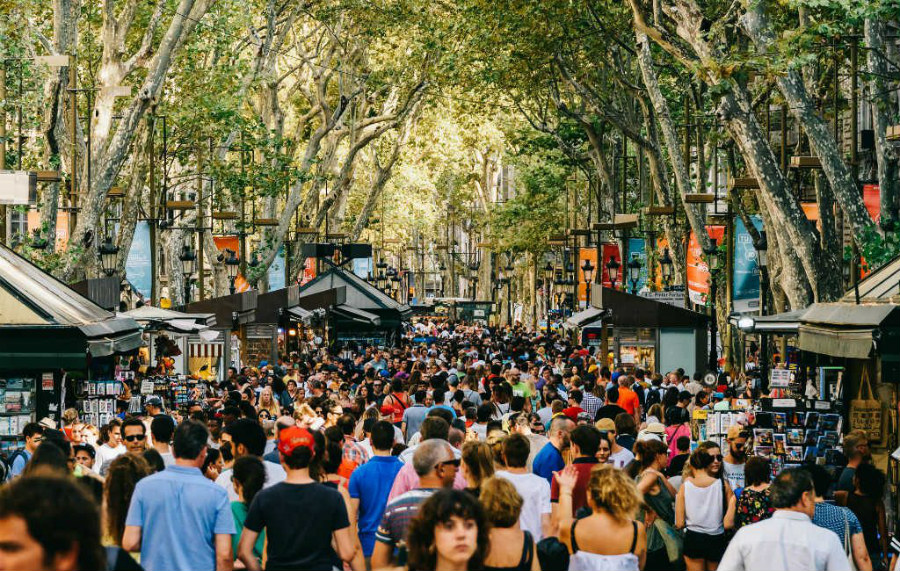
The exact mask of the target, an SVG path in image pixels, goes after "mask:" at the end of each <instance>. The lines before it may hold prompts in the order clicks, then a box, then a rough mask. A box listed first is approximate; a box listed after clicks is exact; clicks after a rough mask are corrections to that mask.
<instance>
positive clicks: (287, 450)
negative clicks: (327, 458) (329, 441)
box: [278, 426, 316, 456]
mask: <svg viewBox="0 0 900 571" xmlns="http://www.w3.org/2000/svg"><path fill="white" fill-rule="evenodd" d="M315 443H316V441H315V440H314V439H313V435H312V433H310V431H308V430H306V429H305V428H300V427H299V426H289V427H288V428H285V429H284V430H282V431H281V432H279V433H278V451H279V452H281V453H282V454H284V455H285V456H291V455H292V454H293V453H294V450H296V449H297V448H300V447H305V448H309V451H310V452H312V453H313V454H315V452H316V444H315Z"/></svg>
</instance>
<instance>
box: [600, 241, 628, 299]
mask: <svg viewBox="0 0 900 571" xmlns="http://www.w3.org/2000/svg"><path fill="white" fill-rule="evenodd" d="M600 251H601V252H602V254H603V258H602V259H601V260H600V271H602V272H603V287H609V288H611V287H613V284H612V282H611V281H610V279H609V270H608V269H607V268H606V264H608V263H609V259H610V258H615V259H616V261H617V262H619V275H618V276H617V277H616V289H621V288H622V276H623V275H624V273H623V272H624V269H625V268H624V265H623V264H622V253H621V252H619V245H618V244H616V243H615V242H604V243H603V244H601V246H600Z"/></svg>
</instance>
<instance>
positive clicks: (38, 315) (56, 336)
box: [0, 245, 143, 448]
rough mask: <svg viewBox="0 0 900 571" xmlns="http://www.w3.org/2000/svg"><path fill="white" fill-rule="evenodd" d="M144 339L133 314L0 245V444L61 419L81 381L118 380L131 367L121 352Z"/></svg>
mask: <svg viewBox="0 0 900 571" xmlns="http://www.w3.org/2000/svg"><path fill="white" fill-rule="evenodd" d="M142 345H143V340H142V338H141V329H140V326H139V324H138V323H137V322H136V321H135V320H133V319H131V318H129V317H121V316H116V315H114V314H113V313H111V312H109V311H106V310H105V309H103V308H101V307H99V306H98V305H97V304H95V303H94V302H92V301H91V300H89V299H87V298H86V297H84V296H82V295H81V294H79V293H76V292H75V291H73V290H71V289H70V288H69V287H68V286H67V285H66V284H64V283H62V282H61V281H59V280H57V279H56V278H54V277H53V276H51V275H50V274H47V273H46V272H44V271H43V270H41V269H40V268H38V267H37V266H35V265H34V264H32V263H31V262H29V261H28V260H26V259H24V258H22V257H21V256H19V255H17V254H16V253H14V252H13V251H12V250H9V249H8V248H6V247H4V246H2V245H0V442H2V446H0V448H3V447H6V448H10V447H18V446H19V445H20V443H19V442H17V441H16V440H17V438H18V437H17V435H18V434H19V433H20V432H21V428H22V427H23V426H24V425H25V423H27V422H30V421H33V420H35V419H40V418H43V417H45V416H49V417H50V418H53V419H54V420H56V421H59V417H60V414H61V412H62V409H63V408H64V407H65V406H67V405H69V404H71V403H73V402H74V401H75V399H76V396H77V395H76V392H77V388H78V386H77V385H76V382H78V381H83V380H88V381H91V382H96V383H104V385H103V387H104V390H106V385H113V384H117V385H121V383H120V382H119V381H121V380H124V379H125V377H126V375H127V374H128V373H129V372H128V371H127V369H125V368H123V367H122V364H123V363H121V362H120V361H119V359H118V357H119V356H122V355H131V354H134V353H135V352H136V351H137V350H138V349H139V348H140V347H141V346H142ZM98 386H99V385H98Z"/></svg>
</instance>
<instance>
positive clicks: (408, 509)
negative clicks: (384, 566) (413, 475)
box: [375, 488, 437, 546]
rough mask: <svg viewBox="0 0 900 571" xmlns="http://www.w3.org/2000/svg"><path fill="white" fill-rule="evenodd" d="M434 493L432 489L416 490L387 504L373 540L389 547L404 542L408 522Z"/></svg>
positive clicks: (434, 490) (401, 495)
mask: <svg viewBox="0 0 900 571" xmlns="http://www.w3.org/2000/svg"><path fill="white" fill-rule="evenodd" d="M436 491H437V490H436V489H434V488H417V489H415V490H410V491H408V492H406V493H404V494H400V495H399V496H397V497H396V498H394V499H393V500H392V501H390V502H388V505H387V507H385V509H384V516H382V518H381V524H380V525H379V526H378V531H376V532H375V539H376V540H377V541H380V542H382V543H386V544H388V545H391V546H397V545H398V544H400V543H402V542H405V541H406V534H407V531H408V530H409V522H410V521H412V519H413V518H414V517H416V515H417V514H418V513H419V506H421V505H422V504H423V503H424V502H425V500H427V499H428V498H429V497H431V495H432V494H434V493H435V492H436Z"/></svg>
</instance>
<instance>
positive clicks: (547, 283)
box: [544, 260, 553, 334]
mask: <svg viewBox="0 0 900 571" xmlns="http://www.w3.org/2000/svg"><path fill="white" fill-rule="evenodd" d="M552 280H553V264H551V263H550V261H549V260H548V261H547V265H545V266H544V307H545V309H546V311H545V314H546V319H547V326H546V329H547V333H548V334H549V333H550V288H551V286H552Z"/></svg>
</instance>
